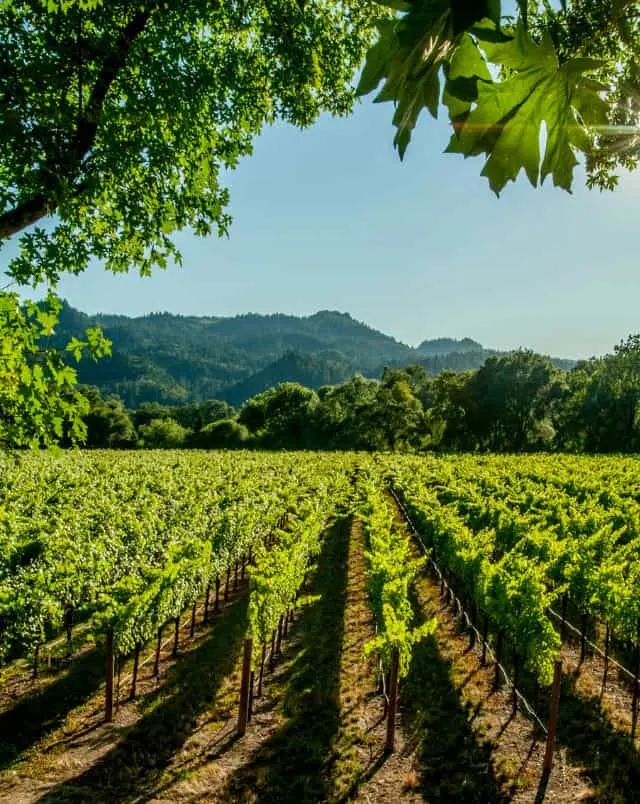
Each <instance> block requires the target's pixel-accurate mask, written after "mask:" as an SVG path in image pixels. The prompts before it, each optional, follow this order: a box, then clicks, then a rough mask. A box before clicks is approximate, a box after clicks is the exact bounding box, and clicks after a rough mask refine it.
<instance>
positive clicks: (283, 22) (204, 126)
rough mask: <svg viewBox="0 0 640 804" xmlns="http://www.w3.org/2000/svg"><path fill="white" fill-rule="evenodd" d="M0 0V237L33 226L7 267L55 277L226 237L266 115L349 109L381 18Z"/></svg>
mask: <svg viewBox="0 0 640 804" xmlns="http://www.w3.org/2000/svg"><path fill="white" fill-rule="evenodd" d="M0 9H1V10H0V41H1V42H2V50H1V54H0V144H1V146H2V147H1V148H0V241H2V240H3V239H6V238H9V237H12V236H14V235H18V234H20V233H21V232H24V234H23V235H22V236H21V238H20V253H19V255H18V256H17V257H16V258H15V259H13V260H12V261H11V262H10V265H9V274H10V275H11V276H13V277H15V278H17V279H18V280H20V281H22V282H36V281H41V280H43V279H47V280H48V281H51V282H54V283H55V282H56V281H57V280H58V278H59V276H60V274H61V272H62V271H72V272H78V271H81V270H83V269H84V268H85V267H86V266H87V265H88V264H89V261H90V260H91V259H92V258H93V257H97V258H98V259H99V260H101V261H102V262H103V264H104V265H105V267H106V268H108V269H109V270H112V271H116V272H120V271H128V270H130V269H131V268H137V269H138V270H139V271H140V272H141V273H144V274H147V273H149V272H150V270H151V269H152V268H153V267H154V266H159V267H165V266H166V264H167V261H168V260H169V259H170V258H179V255H178V252H177V250H176V247H175V245H174V243H173V241H172V240H171V234H172V233H173V232H175V231H177V230H180V229H183V228H184V227H187V226H188V227H191V228H192V229H193V230H194V231H195V232H196V233H197V234H200V235H207V234H210V233H211V232H212V231H217V232H218V233H219V234H225V233H226V232H227V231H228V227H229V216H228V213H227V212H226V207H227V202H228V193H227V190H226V189H225V188H224V187H223V186H222V184H221V182H220V174H221V173H222V172H223V171H226V170H228V169H229V168H233V167H235V166H236V164H237V163H238V160H239V159H240V158H241V157H243V156H246V155H248V154H250V153H251V149H252V142H253V139H254V137H255V136H256V135H257V134H258V133H259V132H260V130H261V129H262V128H263V126H264V125H265V124H269V123H273V122H274V121H275V120H278V119H280V120H285V121H287V122H290V123H292V124H294V125H297V126H308V125H310V124H311V123H312V122H313V121H314V120H315V119H316V118H317V117H318V115H319V114H320V113H321V112H325V111H327V112H331V113H333V114H345V113H346V112H348V111H349V110H350V109H351V107H352V104H353V101H354V90H353V85H352V79H353V75H354V72H355V70H356V69H357V67H358V65H359V63H360V61H361V59H362V57H363V55H364V52H365V50H366V47H367V45H368V44H369V43H370V41H371V36H372V32H373V25H374V22H375V19H376V18H377V17H379V16H380V10H379V9H377V8H376V7H375V6H374V4H373V2H369V1H368V0H365V1H364V2H355V1H354V0H352V2H348V3H346V4H344V3H322V4H320V3H305V2H303V0H300V2H296V0H252V1H251V2H246V3H241V4H233V3H232V4H229V3H218V2H215V0H178V1H177V2H166V0H109V2H89V3H87V2H81V3H77V2H60V3H48V4H43V3H41V2H40V0H12V2H9V3H6V2H5V3H3V4H2V5H1V6H0ZM53 213H55V214H56V216H57V220H56V221H55V222H54V223H53V227H52V229H51V230H47V229H44V228H42V227H38V228H35V229H33V230H31V231H28V232H25V230H26V229H27V228H28V227H30V226H32V225H33V224H38V223H39V222H40V221H42V220H43V219H45V218H47V217H49V216H51V215H52V214H53Z"/></svg>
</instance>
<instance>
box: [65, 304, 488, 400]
mask: <svg viewBox="0 0 640 804" xmlns="http://www.w3.org/2000/svg"><path fill="white" fill-rule="evenodd" d="M87 327H100V328H101V329H102V330H103V331H104V333H105V335H106V336H107V337H108V338H109V339H110V340H111V342H112V356H111V357H110V358H106V359H104V360H100V361H99V362H98V363H92V362H91V361H82V362H81V363H80V366H79V372H78V374H79V380H80V382H82V383H85V384H88V385H96V386H98V387H99V388H100V389H101V391H102V392H103V393H107V394H109V393H115V394H118V395H119V396H120V397H121V398H122V400H123V401H124V403H125V405H127V406H128V407H132V408H134V407H138V406H139V405H140V404H141V403H143V402H160V403H163V404H180V403H183V402H187V401H192V400H194V401H202V400H205V399H212V398H218V399H224V400H226V401H228V402H230V403H231V404H233V405H240V404H242V402H244V401H245V400H246V399H248V398H249V397H251V396H253V395H254V394H256V393H259V392H260V391H262V390H265V389H266V388H269V387H271V386H273V385H276V384H277V383H279V382H284V381H295V382H300V383H302V384H303V385H307V386H309V387H311V388H318V387H320V386H321V385H327V384H334V383H337V382H341V381H343V380H345V379H348V378H349V377H351V376H353V375H354V374H356V373H361V374H364V375H365V376H368V377H379V376H380V375H381V373H382V371H383V369H384V367H385V366H392V367H405V366H407V365H411V364H420V365H422V366H424V368H425V370H426V371H428V372H429V373H431V374H437V373H438V372H439V371H441V370H443V369H445V368H451V369H455V370H464V369H469V368H477V367H478V366H479V365H481V364H482V362H483V361H484V359H485V358H486V357H487V356H488V355H490V354H498V353H496V352H495V351H492V350H488V349H484V347H483V346H482V345H481V344H479V343H477V342H476V341H473V340H471V339H470V338H463V339H462V340H454V339H451V338H438V339H437V340H432V341H428V340H427V341H424V342H423V343H421V344H420V346H419V347H418V348H417V349H414V348H412V347H410V346H407V345H406V344H404V343H401V342H400V341H397V340H396V339H395V338H392V337H391V336H390V335H385V334H383V333H382V332H378V331H377V330H375V329H373V328H372V327H369V326H367V325H366V324H364V323H362V322H360V321H356V320H355V319H354V318H352V317H351V316H350V315H349V314H348V313H340V312H336V311H335V310H321V311H319V312H317V313H314V314H313V315H310V316H303V317H298V316H292V315H283V314H280V313H277V314H274V315H258V314H256V313H248V314H246V315H238V316H234V317H229V318H222V317H215V316H202V317H199V316H180V315H173V314H171V313H151V314H149V315H145V316H140V317H137V318H129V317H127V316H123V315H104V314H99V315H87V314H85V313H82V312H80V311H79V310H76V309H74V308H73V307H71V306H70V305H69V304H67V303H65V304H64V306H63V309H62V313H61V316H60V322H59V325H58V327H57V329H56V335H55V341H56V343H57V344H58V345H62V344H64V343H66V342H67V341H68V340H69V338H70V337H71V336H72V335H75V336H79V335H81V333H82V332H83V330H85V329H86V328H87Z"/></svg>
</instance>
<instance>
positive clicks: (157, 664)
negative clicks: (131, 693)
mask: <svg viewBox="0 0 640 804" xmlns="http://www.w3.org/2000/svg"><path fill="white" fill-rule="evenodd" d="M161 649H162V626H160V628H158V636H157V639H156V658H155V661H154V663H153V675H154V676H157V675H158V673H159V672H160V651H161Z"/></svg>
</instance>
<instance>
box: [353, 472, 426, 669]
mask: <svg viewBox="0 0 640 804" xmlns="http://www.w3.org/2000/svg"><path fill="white" fill-rule="evenodd" d="M357 494H358V502H357V512H358V515H359V516H360V517H361V518H362V521H363V524H364V528H365V537H366V543H367V549H366V550H365V558H366V561H367V589H368V592H369V602H370V605H371V608H372V611H373V614H374V617H375V622H376V636H375V637H374V638H373V639H372V640H370V641H369V642H368V643H367V644H366V645H365V653H366V654H371V653H376V654H377V655H379V656H380V660H381V662H382V666H383V668H384V669H385V671H388V670H389V669H390V667H391V658H392V654H393V651H394V650H397V651H398V657H399V676H400V678H404V677H405V676H406V675H407V673H408V672H409V665H410V663H411V656H412V652H413V647H414V645H415V644H416V643H418V642H419V641H420V640H422V639H424V637H426V636H428V635H429V634H432V633H433V632H434V630H435V628H436V625H437V623H436V621H435V620H429V621H427V622H425V623H423V624H422V625H420V626H418V627H416V626H415V625H413V621H414V619H415V616H414V612H413V607H412V605H411V600H410V597H409V594H410V588H411V584H412V582H413V580H414V578H415V577H416V575H417V574H418V572H419V571H420V569H421V568H422V567H423V565H424V563H425V560H426V559H425V558H424V557H423V558H420V559H416V558H413V557H412V547H411V544H410V541H409V536H408V533H407V532H406V530H405V529H404V528H403V527H402V526H401V525H400V524H399V523H397V522H395V521H394V515H393V510H392V508H391V506H390V505H389V503H388V502H387V500H386V499H385V496H384V493H383V491H382V488H381V487H380V484H379V481H378V480H376V479H375V478H374V477H371V476H369V475H367V474H365V473H360V474H359V475H358V478H357Z"/></svg>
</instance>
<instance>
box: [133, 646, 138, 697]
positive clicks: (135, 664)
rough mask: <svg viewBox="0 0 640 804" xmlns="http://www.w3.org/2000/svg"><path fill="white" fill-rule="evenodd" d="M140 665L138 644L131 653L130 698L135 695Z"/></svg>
mask: <svg viewBox="0 0 640 804" xmlns="http://www.w3.org/2000/svg"><path fill="white" fill-rule="evenodd" d="M139 666H140V645H136V649H135V651H134V654H133V674H132V676H131V698H132V699H133V698H135V697H136V686H137V684H138V667H139Z"/></svg>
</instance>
